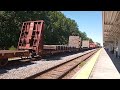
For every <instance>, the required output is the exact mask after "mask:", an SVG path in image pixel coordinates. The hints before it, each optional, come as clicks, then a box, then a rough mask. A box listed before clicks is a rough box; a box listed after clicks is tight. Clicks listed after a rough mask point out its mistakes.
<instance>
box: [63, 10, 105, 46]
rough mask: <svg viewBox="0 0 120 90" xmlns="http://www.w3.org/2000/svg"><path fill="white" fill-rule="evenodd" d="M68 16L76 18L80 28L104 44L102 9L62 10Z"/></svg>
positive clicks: (94, 39) (95, 40)
mask: <svg viewBox="0 0 120 90" xmlns="http://www.w3.org/2000/svg"><path fill="white" fill-rule="evenodd" d="M61 12H62V13H63V14H64V15H65V16H66V17H67V18H71V19H73V20H75V21H76V22H77V24H78V28H79V30H80V31H82V32H86V34H87V36H88V37H89V38H92V40H93V41H94V42H99V43H101V45H103V35H102V11H61Z"/></svg>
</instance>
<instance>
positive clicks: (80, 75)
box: [72, 49, 102, 79]
mask: <svg viewBox="0 0 120 90" xmlns="http://www.w3.org/2000/svg"><path fill="white" fill-rule="evenodd" d="M101 50H102V49H100V50H99V51H98V52H97V53H96V54H95V55H94V56H93V57H92V58H91V59H90V60H89V61H88V62H87V63H86V64H85V65H84V66H83V67H82V68H81V69H80V70H79V71H78V72H77V73H76V74H75V75H74V76H73V77H72V79H88V78H89V75H90V73H91V71H92V69H93V67H94V64H95V62H96V60H97V58H98V56H99V55H100V52H101Z"/></svg>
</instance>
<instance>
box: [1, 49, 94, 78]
mask: <svg viewBox="0 0 120 90" xmlns="http://www.w3.org/2000/svg"><path fill="white" fill-rule="evenodd" d="M90 51H92V50H90ZM90 51H85V52H83V53H77V54H73V55H68V56H63V57H58V56H56V57H54V58H49V59H42V60H40V61H31V62H32V64H29V65H25V66H22V67H17V68H13V69H5V68H1V69H0V79H24V78H26V77H29V76H31V75H34V74H36V73H38V72H42V71H44V70H46V69H48V68H51V67H53V66H55V65H58V64H60V63H62V62H65V61H68V60H70V59H72V58H74V57H77V56H80V55H83V54H85V53H88V52H90Z"/></svg>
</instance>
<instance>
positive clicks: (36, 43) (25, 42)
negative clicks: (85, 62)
mask: <svg viewBox="0 0 120 90" xmlns="http://www.w3.org/2000/svg"><path fill="white" fill-rule="evenodd" d="M86 42H87V43H86ZM85 45H86V46H85ZM96 47H97V46H96V45H95V44H94V43H92V44H91V43H90V42H89V41H82V40H81V38H80V37H79V36H69V42H68V45H44V21H43V20H37V21H26V22H23V25H22V28H21V33H20V37H19V41H18V46H17V50H14V51H10V50H0V66H5V65H6V64H7V62H8V58H13V57H21V58H25V57H27V58H28V57H29V58H31V59H32V58H34V57H39V58H41V57H42V56H45V55H51V54H55V53H61V52H77V51H80V50H82V49H84V50H88V49H93V48H96Z"/></svg>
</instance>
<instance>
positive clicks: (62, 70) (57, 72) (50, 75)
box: [25, 49, 99, 79]
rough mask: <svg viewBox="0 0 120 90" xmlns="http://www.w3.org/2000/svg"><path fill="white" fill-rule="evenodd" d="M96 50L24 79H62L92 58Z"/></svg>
mask: <svg viewBox="0 0 120 90" xmlns="http://www.w3.org/2000/svg"><path fill="white" fill-rule="evenodd" d="M98 50H99V49H96V50H94V51H91V52H88V53H86V54H84V55H81V56H79V57H75V58H74V59H71V60H69V61H66V62H63V63H61V64H59V65H56V66H54V67H51V68H49V69H47V70H45V71H42V72H39V73H37V74H34V75H32V76H29V77H27V78H25V79H62V78H63V77H65V76H66V75H67V74H68V73H69V72H70V71H72V70H73V69H74V68H76V67H77V66H78V65H79V64H80V63H81V62H82V61H84V60H86V59H88V58H89V57H90V56H92V55H93V54H94V53H95V52H97V51H98Z"/></svg>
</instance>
